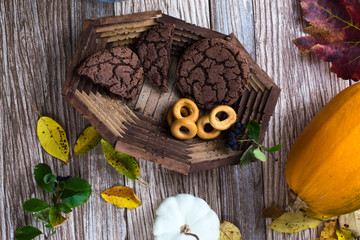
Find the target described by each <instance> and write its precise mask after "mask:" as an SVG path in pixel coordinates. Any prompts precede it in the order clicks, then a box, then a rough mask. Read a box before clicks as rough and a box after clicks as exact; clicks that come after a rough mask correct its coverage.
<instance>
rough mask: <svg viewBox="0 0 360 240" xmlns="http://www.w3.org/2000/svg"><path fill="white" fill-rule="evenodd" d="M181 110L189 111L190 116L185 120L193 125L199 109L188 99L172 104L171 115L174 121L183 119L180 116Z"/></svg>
mask: <svg viewBox="0 0 360 240" xmlns="http://www.w3.org/2000/svg"><path fill="white" fill-rule="evenodd" d="M182 108H187V109H188V110H189V113H190V114H189V116H187V117H186V118H188V119H190V120H191V121H193V122H194V123H195V122H196V121H197V120H198V118H199V108H198V106H197V105H196V104H195V103H194V102H193V101H192V100H190V99H188V98H181V99H179V100H178V101H177V102H176V103H175V104H174V106H173V115H174V118H175V119H180V118H183V116H181V109H182Z"/></svg>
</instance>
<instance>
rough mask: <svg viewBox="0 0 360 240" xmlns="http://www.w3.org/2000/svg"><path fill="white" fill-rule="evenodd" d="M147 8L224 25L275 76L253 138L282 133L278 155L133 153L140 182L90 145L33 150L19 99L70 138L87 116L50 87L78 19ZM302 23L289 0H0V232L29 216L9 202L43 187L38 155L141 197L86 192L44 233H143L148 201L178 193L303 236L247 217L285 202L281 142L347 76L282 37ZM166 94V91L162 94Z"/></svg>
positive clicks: (63, 64) (267, 233) (8, 233)
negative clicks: (110, 198) (67, 151)
mask: <svg viewBox="0 0 360 240" xmlns="http://www.w3.org/2000/svg"><path fill="white" fill-rule="evenodd" d="M150 10H162V11H163V12H164V13H166V14H168V15H171V16H174V17H178V18H181V19H183V20H185V21H187V22H191V23H194V24H196V25H199V26H203V27H209V28H212V29H213V30H216V31H220V32H223V33H225V34H229V33H231V32H233V33H234V34H235V36H236V37H238V38H239V40H240V41H241V42H242V43H243V45H244V47H245V48H246V49H247V51H248V52H249V53H250V54H251V56H252V57H253V58H254V59H255V60H256V61H257V63H258V64H259V65H260V66H261V67H262V68H263V69H264V70H265V71H266V72H267V73H268V75H269V76H270V77H271V78H272V79H273V80H274V81H275V82H276V83H277V84H278V85H279V86H280V88H281V89H282V93H281V95H280V96H281V99H280V102H279V103H278V105H277V107H276V112H275V115H274V116H273V117H272V118H271V122H270V126H269V129H268V132H267V134H266V136H265V145H269V146H270V145H273V144H275V143H279V142H281V143H282V144H283V147H282V149H281V152H280V153H277V154H276V156H277V157H278V158H279V159H280V160H279V161H278V162H275V161H274V160H273V159H271V158H270V160H269V161H268V162H267V163H265V164H261V163H259V162H257V163H253V164H252V165H251V166H249V167H246V168H242V169H240V168H239V167H236V166H229V167H224V168H221V169H215V170H211V171H206V172H201V173H195V174H191V175H190V176H183V175H181V174H178V173H174V172H172V171H169V170H166V169H164V168H162V167H161V166H159V165H157V164H154V163H151V162H148V161H144V160H141V159H139V164H140V167H141V175H140V177H141V179H142V180H143V181H145V182H147V183H148V184H149V186H150V187H149V188H145V187H143V186H142V185H140V184H139V183H137V182H134V181H129V180H127V179H125V178H124V177H123V176H121V175H119V174H118V172H116V170H115V169H113V168H112V167H111V166H110V165H109V164H107V163H106V162H105V160H104V157H103V155H102V150H101V147H97V148H96V149H95V150H93V151H92V152H91V154H87V155H85V156H81V157H75V158H74V159H72V160H71V164H70V166H64V165H62V163H61V162H60V161H58V160H55V159H52V158H51V157H50V156H49V155H48V154H46V153H45V152H44V151H43V150H42V149H41V147H40V144H39V143H38V140H37V136H36V121H37V118H38V116H37V114H36V112H35V111H34V110H33V109H32V108H31V103H33V104H34V105H36V107H37V108H38V109H39V111H40V112H41V114H43V115H46V116H49V117H53V118H54V119H55V120H57V121H58V122H59V123H60V124H61V125H63V126H64V128H65V130H66V132H67V136H68V139H69V141H70V143H72V144H74V142H75V139H76V137H77V135H78V134H79V133H80V132H81V130H82V129H83V128H84V127H85V126H86V125H87V124H88V123H87V121H85V120H84V118H83V117H82V116H80V114H78V113H76V112H75V110H74V109H73V108H72V107H71V106H70V105H69V104H68V103H67V102H66V101H65V99H63V98H62V97H61V86H62V83H63V82H64V80H65V73H66V70H67V68H68V66H69V65H70V63H71V59H72V56H73V54H74V53H75V48H76V44H77V41H78V38H79V33H80V30H81V27H82V22H83V20H84V19H86V18H94V17H100V16H108V15H113V14H114V13H115V14H117V15H120V14H121V15H122V14H129V13H134V12H140V11H150ZM302 28H303V22H302V20H301V13H300V8H299V4H298V1H297V0H291V1H281V0H263V1H252V0H222V1H221V0H210V1H208V0H172V1H170V0H128V1H127V2H124V3H117V4H115V5H114V4H107V3H99V2H98V1H96V0H83V1H82V0H71V1H66V0H56V1H41V0H35V1H25V0H4V1H0V88H1V91H0V139H1V142H0V228H1V230H2V231H0V239H13V236H14V235H13V234H14V232H15V230H16V229H17V228H18V227H20V226H22V225H25V224H30V225H34V226H38V227H40V225H39V224H38V225H36V222H35V221H34V220H33V218H32V217H31V215H30V214H29V213H27V212H24V211H23V210H22V208H21V204H22V203H23V202H24V201H25V200H26V199H28V198H31V197H39V198H44V197H49V195H48V194H44V193H43V192H42V191H41V190H39V188H38V187H36V186H35V183H34V180H33V175H32V171H33V168H34V166H35V165H36V164H37V163H39V162H46V163H48V164H49V165H50V166H51V167H52V168H53V170H54V172H55V173H58V174H59V175H69V174H70V175H72V176H80V177H83V178H86V179H88V180H89V182H90V183H91V184H92V186H93V189H94V191H102V190H105V189H106V188H109V187H112V186H114V185H125V186H128V187H132V188H134V190H135V193H136V194H137V195H138V197H139V198H140V199H141V200H142V201H143V205H142V206H141V207H140V208H138V209H135V210H131V211H130V210H124V209H119V208H116V207H115V206H113V205H110V204H107V203H105V202H104V201H103V200H102V199H101V197H100V196H99V195H93V196H92V197H91V198H90V200H89V202H88V203H86V204H85V205H84V206H82V207H79V208H76V209H75V211H74V212H73V214H72V217H71V220H70V221H69V222H68V223H66V224H65V225H64V226H62V227H61V228H59V229H58V230H57V234H56V235H55V236H54V237H53V239H59V240H60V239H77V240H82V239H94V240H97V239H104V240H105V239H109V240H110V239H111V240H115V239H116V240H117V239H123V240H125V239H126V240H148V239H150V240H151V239H153V236H152V224H153V219H154V212H155V209H156V208H157V206H158V205H159V203H160V202H161V200H162V199H163V198H165V197H167V196H171V195H175V194H178V193H190V194H193V195H196V196H198V197H201V198H203V199H204V200H205V201H207V202H208V203H209V205H210V206H211V207H212V208H213V209H214V210H215V212H217V213H218V214H219V218H220V219H222V220H228V221H231V222H233V223H235V224H236V225H237V226H238V227H239V228H240V230H241V232H242V234H243V237H244V239H247V240H251V239H254V240H259V239H269V240H280V239H299V240H308V239H315V237H316V236H317V234H318V230H311V231H310V230H308V231H304V232H302V233H299V234H295V235H287V234H281V233H276V232H274V231H271V230H268V229H266V228H265V224H268V223H269V221H264V220H261V219H259V214H260V211H261V209H262V208H263V207H267V206H270V205H277V206H280V207H282V208H285V207H286V205H287V204H288V201H289V195H288V188H287V185H286V181H285V176H284V169H285V162H286V156H287V154H288V152H289V150H290V146H291V145H292V143H293V142H294V141H295V139H296V137H297V136H298V134H299V133H300V131H301V130H302V129H303V128H304V126H305V125H306V124H307V123H308V122H309V121H310V119H311V118H312V117H313V116H314V115H315V114H316V113H317V112H318V111H319V109H320V108H321V107H322V106H324V105H325V104H326V103H327V102H328V101H329V100H330V99H331V98H332V97H333V96H334V95H335V94H336V93H337V92H339V91H340V90H341V89H343V88H344V87H346V86H348V84H349V83H348V82H346V81H342V80H339V79H337V78H336V76H335V75H334V74H330V73H329V65H328V64H326V63H323V62H320V61H318V60H317V59H316V58H314V56H311V55H310V56H301V55H299V54H298V53H297V49H296V47H295V46H294V45H293V43H292V42H291V40H292V39H294V38H296V37H299V36H303V35H304V34H303V33H302ZM175 64H176V62H174V64H173V66H172V67H174V66H175ZM146 96H147V97H146V98H144V100H142V102H139V103H136V102H134V103H133V104H134V105H135V104H139V107H142V109H143V111H149V112H150V111H153V110H154V109H153V108H154V106H151V105H150V104H149V106H147V103H148V102H150V103H151V101H152V100H151V89H150V88H148V90H147V95H146ZM167 97H169V99H170V101H171V99H172V100H173V101H174V100H175V99H176V96H175V95H171V94H170V96H167ZM150 108H152V109H150ZM159 114H161V113H159V112H157V111H156V109H155V115H159Z"/></svg>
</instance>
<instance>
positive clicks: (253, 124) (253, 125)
mask: <svg viewBox="0 0 360 240" xmlns="http://www.w3.org/2000/svg"><path fill="white" fill-rule="evenodd" d="M247 129H248V130H249V137H250V138H251V139H253V140H255V142H256V143H258V142H259V136H260V125H259V123H258V122H257V121H255V120H251V121H250V122H249V123H248V125H247Z"/></svg>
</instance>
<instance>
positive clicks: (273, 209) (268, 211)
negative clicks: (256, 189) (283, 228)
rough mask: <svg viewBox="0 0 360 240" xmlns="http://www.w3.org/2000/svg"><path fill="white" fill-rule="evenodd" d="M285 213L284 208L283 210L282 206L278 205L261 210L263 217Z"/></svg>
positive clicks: (276, 216) (273, 217)
mask: <svg viewBox="0 0 360 240" xmlns="http://www.w3.org/2000/svg"><path fill="white" fill-rule="evenodd" d="M284 213H285V211H284V210H281V209H280V208H278V207H276V206H270V207H267V208H265V209H263V210H262V211H261V215H260V217H261V218H272V219H275V218H279V217H280V216H281V215H283V214H284Z"/></svg>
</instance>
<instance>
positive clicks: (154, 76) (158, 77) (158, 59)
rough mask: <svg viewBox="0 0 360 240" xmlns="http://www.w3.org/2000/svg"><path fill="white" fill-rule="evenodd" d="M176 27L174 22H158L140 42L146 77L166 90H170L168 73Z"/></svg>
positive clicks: (139, 48) (140, 56)
mask: <svg viewBox="0 0 360 240" xmlns="http://www.w3.org/2000/svg"><path fill="white" fill-rule="evenodd" d="M174 28H175V25H173V24H158V25H156V26H154V27H152V28H150V29H149V30H147V31H146V32H144V34H143V35H142V37H141V38H140V41H139V43H138V55H139V58H140V61H141V63H142V66H143V67H144V73H145V74H144V75H145V79H146V80H147V81H148V82H149V83H151V84H152V85H154V86H156V87H158V88H159V89H160V90H161V91H164V92H167V91H168V84H167V78H168V77H167V75H168V71H169V62H170V56H171V55H170V51H171V44H172V41H173V37H174Z"/></svg>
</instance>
